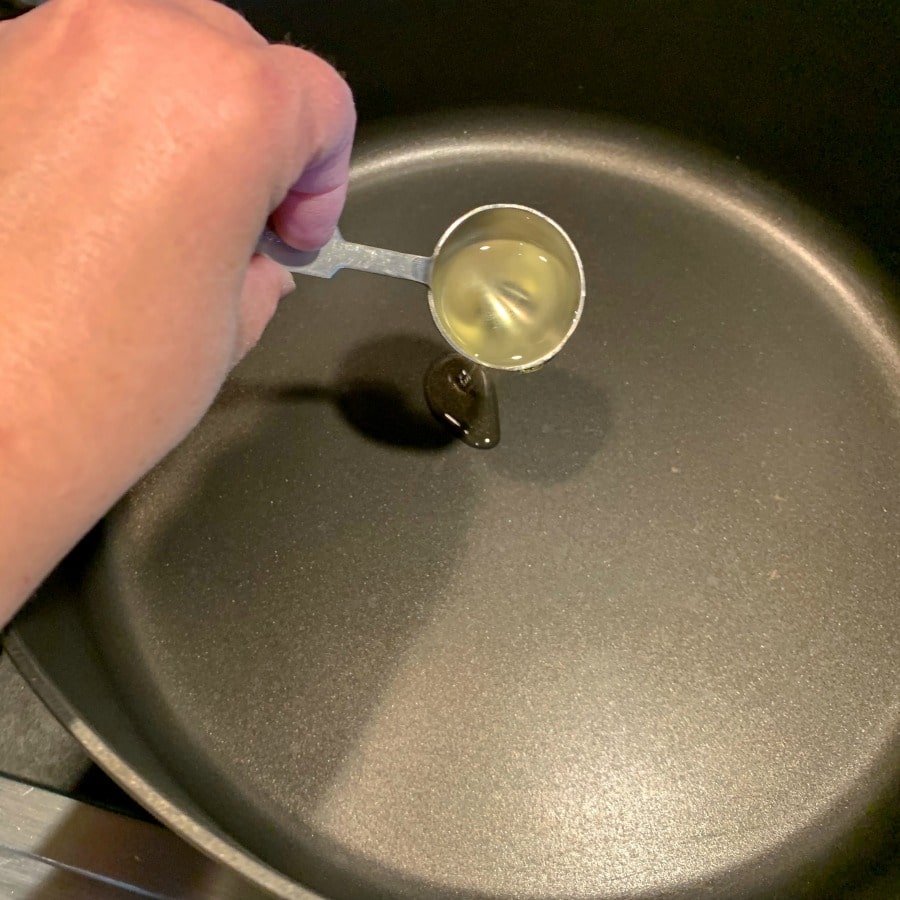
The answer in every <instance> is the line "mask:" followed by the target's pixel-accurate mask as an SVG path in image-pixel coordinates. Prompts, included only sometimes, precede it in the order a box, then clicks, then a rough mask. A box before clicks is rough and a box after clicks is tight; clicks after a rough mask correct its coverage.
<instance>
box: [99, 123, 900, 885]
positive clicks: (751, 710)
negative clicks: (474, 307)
mask: <svg viewBox="0 0 900 900" xmlns="http://www.w3.org/2000/svg"><path fill="white" fill-rule="evenodd" d="M502 202H512V203H521V204H524V205H528V206H531V207H534V208H536V209H539V210H541V211H542V212H545V213H546V214H547V215H549V216H551V217H552V218H553V219H555V220H556V221H558V222H559V223H560V224H561V225H562V227H563V228H564V229H565V230H566V231H567V232H568V233H569V234H570V236H571V237H572V240H573V242H574V243H575V245H576V246H577V247H578V248H579V251H580V252H581V255H582V258H583V262H584V267H585V276H586V281H587V295H586V301H585V307H584V313H583V317H582V320H581V323H580V325H579V328H578V329H577V331H576V332H575V334H574V336H573V337H572V339H571V340H570V342H569V343H568V345H567V346H566V348H565V350H564V351H563V353H562V354H561V355H560V356H559V357H558V358H557V359H556V360H555V361H553V362H552V363H551V364H549V365H548V366H547V367H546V368H545V369H544V370H542V371H541V372H540V373H537V374H534V375H529V376H522V375H500V376H495V377H497V384H498V390H499V393H500V405H501V413H500V414H501V418H502V429H503V441H502V443H501V445H500V446H499V447H498V448H497V449H495V450H493V451H492V452H490V453H478V452H473V451H472V450H471V449H469V448H467V447H465V446H463V445H462V444H460V443H458V442H454V441H452V440H451V439H450V436H449V435H447V434H446V433H445V432H443V431H442V430H441V428H440V426H439V425H438V424H437V423H436V422H435V421H434V420H433V419H432V417H431V416H430V414H429V411H428V408H427V405H426V403H425V400H424V397H423V395H422V377H423V375H424V374H425V371H426V370H427V368H428V366H429V364H430V363H431V362H432V361H433V360H434V359H435V358H437V357H439V356H441V355H442V354H443V353H445V347H444V346H443V345H442V342H441V340H440V339H439V336H438V335H437V334H436V332H435V331H434V326H433V324H432V322H431V319H430V316H429V311H428V305H427V300H426V295H425V291H424V289H423V288H421V287H420V286H416V285H413V284H408V283H402V282H398V281H395V280H392V279H386V278H385V279H382V278H378V277H373V276H366V275H361V274H357V273H349V272H346V273H341V274H339V275H338V276H337V277H336V278H335V279H334V280H333V281H330V282H329V281H319V280H316V279H301V280H300V282H299V288H298V292H297V294H296V295H294V296H292V297H291V298H290V299H289V300H287V301H285V302H284V303H283V304H282V307H281V309H280V311H279V313H278V315H277V317H276V320H275V322H274V323H273V324H272V326H271V327H270V328H269V330H268V332H267V334H266V336H265V338H264V340H263V342H262V344H261V345H260V346H259V347H258V348H257V349H256V350H255V351H254V352H253V353H252V354H251V355H250V357H248V359H247V360H246V361H245V362H244V363H243V364H242V365H241V366H240V367H239V369H238V370H236V371H235V373H234V374H233V376H232V378H231V379H230V381H229V383H228V384H227V385H226V387H225V389H224V390H223V392H222V395H221V397H220V398H219V400H218V402H217V403H216V405H215V407H214V408H213V410H212V411H211V412H210V414H209V415H208V416H207V418H206V419H205V420H204V421H203V423H202V424H201V426H200V427H199V428H198V429H197V431H196V432H195V433H194V434H192V435H191V437H190V438H189V439H188V440H187V441H186V442H185V443H184V445H183V446H181V447H180V448H179V449H178V450H177V451H176V452H175V453H174V454H173V455H172V456H171V458H169V459H168V460H167V461H166V462H165V463H164V464H163V465H162V466H161V467H159V468H158V469H157V470H156V471H154V472H153V473H152V474H151V475H150V476H149V477H148V478H147V479H146V480H145V481H144V482H143V483H142V484H140V485H139V486H138V487H137V488H136V489H135V490H134V491H133V492H132V494H131V495H130V496H129V497H128V498H127V499H126V500H125V501H124V502H123V503H122V504H121V505H120V506H119V507H118V508H117V509H116V510H115V511H114V513H113V514H112V515H111V516H110V517H109V519H108V520H107V523H106V525H105V527H104V536H103V537H104V539H103V541H102V542H101V545H100V549H99V550H98V552H97V555H96V558H95V560H94V562H93V564H92V565H91V566H90V568H89V572H88V574H87V575H86V578H87V581H88V588H89V589H88V590H87V591H86V594H87V596H88V597H89V599H86V600H85V603H84V613H85V616H86V619H87V621H88V622H89V624H90V628H91V629H92V632H93V634H94V635H95V636H96V641H97V642H98V644H99V645H100V646H101V647H102V650H103V655H104V660H105V665H106V666H107V668H108V670H109V671H110V673H111V674H112V676H113V677H114V679H115V680H116V683H117V685H118V689H119V691H120V693H121V696H122V698H124V702H125V703H126V705H127V706H128V707H129V709H130V711H131V715H132V718H133V719H134V721H135V722H137V723H138V725H139V727H140V728H141V730H142V731H143V733H144V736H145V737H146V738H147V739H148V740H149V741H151V742H153V743H154V745H155V746H156V749H157V751H158V752H159V753H160V755H161V756H162V757H163V758H164V759H165V761H166V763H167V765H168V766H169V768H170V770H171V771H172V772H173V773H175V775H176V777H177V779H178V780H179V781H180V782H181V783H182V784H183V785H184V786H185V788H186V789H187V790H188V791H189V792H190V793H191V794H192V796H193V798H194V799H195V800H196V802H197V803H198V804H199V805H200V806H201V807H202V808H203V809H204V810H205V811H206V813H207V814H208V815H209V817H210V818H211V820H213V821H214V822H216V823H218V825H219V826H220V827H221V828H222V830H223V831H226V832H228V833H229V834H230V835H232V836H233V837H234V838H236V839H237V840H239V841H240V842H241V843H243V844H244V845H245V846H246V847H248V848H249V849H250V850H251V851H252V852H253V853H254V854H256V855H257V856H258V857H259V858H261V859H262V860H264V861H265V862H267V863H269V864H270V865H272V866H273V867H275V868H277V869H279V870H281V871H282V872H285V873H287V874H288V875H290V876H292V877H293V878H295V879H297V880H299V881H301V882H302V883H304V884H306V885H309V886H311V887H313V888H314V889H316V890H318V891H320V892H321V893H323V894H324V895H326V896H331V897H347V896H354V897H363V898H364V897H376V896H377V897H385V896H428V897H433V898H444V897H448V898H449V897H454V898H466V897H472V898H474V897H496V898H504V897H509V898H512V897H529V898H567V900H574V898H578V897H593V898H612V897H616V898H622V897H635V898H637V897H650V896H652V897H664V896H675V895H677V894H678V892H679V891H681V890H685V891H689V892H690V891H697V890H699V886H701V885H702V886H704V890H709V891H710V893H709V896H729V897H740V896H764V895H765V896H772V893H771V892H772V891H773V890H775V889H776V888H777V889H782V888H784V887H785V886H787V887H788V888H790V886H791V885H796V884H799V883H801V881H802V880H803V878H808V877H810V875H809V873H810V872H818V871H820V870H821V862H822V860H823V859H826V858H828V857H829V855H833V853H834V852H835V848H839V847H841V846H843V842H844V841H845V840H848V839H849V838H848V835H851V834H852V832H853V831H854V829H856V828H857V827H858V826H859V823H860V822H863V821H864V820H865V816H866V810H867V809H870V808H872V806H873V804H874V805H877V803H878V801H879V798H880V797H883V796H884V795H885V792H886V791H887V790H889V782H890V781H891V779H892V777H893V775H894V774H895V772H896V769H895V768H894V767H895V765H896V748H897V735H898V696H900V617H898V616H897V612H896V602H897V584H898V575H900V568H898V558H897V535H898V534H900V501H898V495H900V491H898V490H897V487H898V466H897V449H898V446H900V414H898V409H900V377H898V373H900V357H898V349H897V344H896V330H892V329H894V328H895V325H896V318H895V317H894V314H893V313H892V312H890V310H888V309H887V308H882V307H879V306H878V303H877V298H876V297H875V291H874V287H873V285H872V284H870V283H869V282H867V281H866V280H864V279H863V278H862V276H860V275H859V274H858V272H855V271H854V269H853V268H852V267H849V266H848V265H847V260H848V259H851V258H852V257H851V252H852V251H850V250H847V249H845V248H843V247H842V246H841V245H840V243H839V242H835V240H834V238H833V237H830V236H828V235H826V234H825V233H824V231H823V229H822V228H821V227H820V226H819V224H818V223H817V222H815V221H814V220H813V219H812V218H811V217H809V216H807V215H806V214H805V213H803V212H802V211H798V209H797V208H795V206H794V205H793V203H792V202H791V201H790V200H789V199H787V198H784V197H781V196H779V195H777V194H771V193H769V192H768V191H767V189H764V188H763V187H761V186H760V185H759V184H757V183H756V182H754V181H753V179H752V178H751V177H750V176H749V175H748V174H747V173H745V172H743V171H742V170H741V169H739V168H737V167H734V166H731V165H729V164H720V163H718V162H716V161H709V160H707V159H706V158H705V157H703V156H702V155H701V154H700V153H698V152H696V151H694V150H690V149H688V150H685V149H684V148H680V147H673V146H671V145H669V144H668V143H667V142H666V141H665V140H663V139H661V138H659V137H657V136H655V135H650V134H644V133H640V134H634V133H632V132H628V131H623V130H620V129H618V128H615V127H611V126H605V125H603V124H600V123H592V122H581V121H577V120H572V119H571V118H569V119H567V120H561V119H560V120H558V119H556V118H555V117H552V116H547V117H545V118H542V117H541V116H540V115H533V116H532V117H531V119H530V120H529V121H527V122H526V121H520V120H510V121H504V120H503V119H501V118H494V119H491V118H489V117H485V118H482V119H471V120H468V122H467V127H466V128H465V129H462V128H460V127H459V126H458V123H454V122H448V123H446V124H443V125H442V124H440V123H436V124H435V123H433V124H431V125H427V126H422V127H418V126H406V127H402V126H401V127H397V128H395V129H394V130H393V131H392V132H390V133H389V134H387V135H386V136H382V137H378V136H375V137H372V138H370V139H369V140H368V141H363V143H362V145H361V149H360V153H359V154H358V157H357V161H356V168H355V175H354V181H353V186H352V190H351V194H350V199H349V202H348V207H347V212H346V216H345V218H344V220H343V223H342V230H343V231H344V233H345V234H346V236H347V237H348V239H351V240H358V241H361V242H365V243H373V244H376V245H382V246H390V247H396V248H398V249H402V250H406V251H408V252H411V253H421V254H427V253H429V252H430V250H431V248H432V247H433V246H434V243H435V241H436V240H437V238H438V237H439V236H440V234H441V233H442V231H443V230H444V228H445V227H446V225H447V223H448V222H450V221H452V220H453V219H454V218H456V217H457V216H459V215H460V214H461V213H463V212H464V211H466V210H467V209H470V208H472V207H474V206H479V205H482V204H486V203H502ZM766 891H769V893H766ZM692 896H696V893H694V894H692Z"/></svg>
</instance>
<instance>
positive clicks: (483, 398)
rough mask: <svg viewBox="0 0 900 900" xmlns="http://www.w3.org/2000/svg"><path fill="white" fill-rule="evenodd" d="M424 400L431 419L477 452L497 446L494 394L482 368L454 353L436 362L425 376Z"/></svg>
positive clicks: (497, 419)
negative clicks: (445, 427)
mask: <svg viewBox="0 0 900 900" xmlns="http://www.w3.org/2000/svg"><path fill="white" fill-rule="evenodd" d="M425 399H426V400H427V401H428V406H429V408H430V409H431V412H432V414H433V415H434V417H435V418H436V419H437V420H438V421H440V422H443V423H444V424H445V425H446V426H447V427H448V428H449V429H450V430H451V431H452V432H453V433H454V434H455V435H456V436H457V437H458V438H459V439H460V440H462V441H464V442H465V443H466V444H468V445H469V446H470V447H477V448H478V449H479V450H490V449H492V448H494V447H496V446H497V444H498V443H499V442H500V411H499V406H498V404H497V392H496V391H495V390H494V385H493V383H492V381H491V379H490V376H489V375H488V373H487V372H486V371H485V370H484V369H483V368H481V366H479V365H477V364H476V363H473V362H472V361H471V360H469V359H466V358H465V357H462V356H459V355H458V354H456V353H453V354H451V355H450V356H445V357H443V358H442V359H439V360H437V361H436V362H435V363H434V364H433V365H432V366H431V367H430V368H429V369H428V372H427V373H426V375H425Z"/></svg>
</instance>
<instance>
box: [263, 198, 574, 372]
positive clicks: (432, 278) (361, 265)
mask: <svg viewBox="0 0 900 900" xmlns="http://www.w3.org/2000/svg"><path fill="white" fill-rule="evenodd" d="M498 241H503V242H517V243H519V244H521V245H527V246H529V247H531V248H536V249H537V250H538V251H542V252H543V253H544V254H545V255H540V256H539V257H538V258H539V259H541V260H543V261H544V263H546V264H547V265H551V264H552V265H553V267H554V275H555V277H554V281H553V285H554V289H553V291H551V292H549V293H547V294H545V295H541V296H539V297H531V296H526V295H525V292H523V291H521V290H520V289H519V288H518V286H517V285H515V284H514V283H512V282H513V281H514V280H515V279H509V282H510V283H509V284H507V283H502V284H501V285H500V289H501V290H500V291H499V292H498V293H499V294H500V295H501V296H499V298H498V300H497V303H496V306H497V308H496V309H495V310H491V311H490V316H488V317H487V318H488V319H490V320H491V321H490V322H489V323H488V326H489V327H498V328H505V329H506V333H507V334H508V335H509V336H510V340H509V341H508V342H507V343H510V344H512V351H513V352H508V353H506V354H505V356H504V357H503V358H499V357H497V358H487V357H486V356H485V354H483V353H479V352H477V351H475V350H474V349H473V345H472V343H471V342H470V341H468V340H466V339H465V337H464V336H463V335H461V333H460V331H459V329H457V328H455V327H454V322H453V320H452V317H451V316H450V314H449V312H450V309H449V304H450V303H451V302H452V300H451V299H450V298H451V297H453V296H454V295H455V294H456V293H458V292H455V291H453V290H452V285H451V287H450V288H448V285H447V281H448V278H445V276H447V275H448V273H449V272H450V269H451V264H452V262H453V260H454V257H456V255H457V254H458V253H459V252H460V251H462V250H464V249H466V248H471V247H473V245H477V248H476V249H484V250H489V249H490V248H491V246H492V245H493V244H495V243H496V242H498ZM257 252H259V253H263V254H265V255H266V256H269V257H271V258H272V259H273V260H275V261H276V262H278V263H281V265H283V266H285V267H286V268H287V269H289V270H290V271H291V272H299V273H301V274H303V275H315V276H317V277H319V278H331V277H332V275H334V274H335V273H336V272H337V271H339V270H340V269H357V270H359V271H362V272H374V273H376V274H378V275H391V276H393V277H395V278H405V279H407V280H409V281H418V282H420V283H421V284H424V285H427V287H428V305H429V308H430V309H431V315H432V318H433V319H434V322H435V325H437V327H438V330H439V331H440V332H441V334H442V335H443V336H444V338H445V340H446V341H447V342H448V343H449V344H450V346H452V347H453V348H454V350H456V351H457V352H458V353H460V354H461V355H462V356H464V357H466V358H467V359H470V360H473V361H474V362H476V363H478V364H479V365H482V366H486V367H488V368H493V369H503V370H506V371H512V372H521V371H526V370H529V369H534V368H537V367H538V366H540V365H542V364H543V363H545V362H547V360H549V359H551V358H552V357H553V356H555V355H556V354H557V353H558V352H559V351H560V350H561V349H562V347H563V345H564V344H565V343H566V341H567V340H568V339H569V337H570V336H571V335H572V332H573V331H574V330H575V328H576V326H577V325H578V321H579V319H580V318H581V311H582V308H583V306H584V268H583V266H582V264H581V258H580V257H579V255H578V251H577V250H576V249H575V245H574V244H573V243H572V241H571V239H570V238H569V236H568V235H567V234H566V233H565V231H563V230H562V228H560V227H559V225H557V224H556V222H554V221H553V220H552V219H550V218H548V217H547V216H545V215H544V214H543V213H540V212H538V211H537V210H534V209H530V208H528V207H527V206H516V205H513V204H495V205H491V206H481V207H478V208H477V209H473V210H471V211H470V212H467V213H466V214H465V215H463V216H461V217H460V218H458V219H457V220H456V221H455V222H454V223H453V224H452V225H451V226H450V227H449V228H448V229H447V230H446V231H445V232H444V234H443V235H442V237H441V239H440V240H439V241H438V243H437V246H436V247H435V249H434V253H433V254H432V255H431V256H430V257H427V256H414V255H412V254H409V253H399V252H398V251H396V250H384V249H382V248H379V247H369V246H366V245H365V244H355V243H352V242H351V241H346V240H344V238H343V237H342V236H341V233H340V232H339V231H337V230H336V231H335V233H334V236H333V237H332V238H331V240H330V241H328V243H327V244H325V246H324V247H322V248H321V249H320V250H317V251H314V252H304V251H301V250H295V249H294V248H293V247H290V246H289V245H287V244H285V243H284V242H283V241H282V240H281V239H280V238H279V237H278V236H277V235H276V234H274V233H273V232H271V231H268V230H267V231H266V232H265V233H264V234H263V236H262V238H261V240H260V242H259V245H258V247H257ZM456 277H457V276H456V274H453V276H452V278H456ZM504 290H506V292H507V294H508V296H506V297H504V296H502V294H503V291H504Z"/></svg>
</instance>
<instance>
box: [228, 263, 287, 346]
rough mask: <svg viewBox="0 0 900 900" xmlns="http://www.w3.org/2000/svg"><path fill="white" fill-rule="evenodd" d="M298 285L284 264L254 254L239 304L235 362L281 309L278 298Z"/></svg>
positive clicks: (257, 338) (248, 267)
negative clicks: (279, 308)
mask: <svg viewBox="0 0 900 900" xmlns="http://www.w3.org/2000/svg"><path fill="white" fill-rule="evenodd" d="M294 286H295V285H294V277H293V275H291V273H290V272H289V271H288V270H287V269H286V268H284V266H281V265H279V264H278V263H277V262H275V261H274V260H271V259H269V258H268V257H267V256H261V255H260V254H258V253H255V254H254V255H253V256H252V257H251V258H250V264H249V265H248V266H247V274H246V275H245V276H244V284H243V286H242V288H241V296H240V300H239V306H238V328H237V336H236V339H235V347H234V358H233V362H234V363H237V362H239V361H240V360H241V359H242V358H243V357H244V356H245V355H246V354H247V353H248V351H250V350H251V349H252V348H253V347H254V346H256V343H257V341H258V340H259V339H260V338H261V337H262V333H263V331H265V328H266V325H268V324H269V322H270V320H271V319H272V316H274V315H275V311H276V310H277V309H278V301H279V300H281V298H282V297H286V296H287V295H288V294H290V293H291V291H293V290H294Z"/></svg>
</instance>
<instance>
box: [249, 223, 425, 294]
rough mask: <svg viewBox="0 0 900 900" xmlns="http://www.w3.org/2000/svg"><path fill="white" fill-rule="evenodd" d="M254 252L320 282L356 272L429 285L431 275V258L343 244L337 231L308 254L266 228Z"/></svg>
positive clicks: (344, 242)
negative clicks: (343, 271)
mask: <svg viewBox="0 0 900 900" xmlns="http://www.w3.org/2000/svg"><path fill="white" fill-rule="evenodd" d="M256 252H257V253H262V254H263V255H264V256H268V257H270V258H271V259H274V260H275V262H277V263H281V265H283V266H284V267H285V268H287V269H289V270H290V271H291V272H299V273H300V274H301V275H316V276H317V277H319V278H331V276H332V275H334V273H335V272H337V271H338V270H339V269H357V270H359V271H360V272H374V273H376V274H377V275H391V276H393V277H394V278H406V279H407V280H408V281H418V282H420V283H421V284H428V282H429V276H430V274H431V257H428V256H413V255H412V254H410V253H398V252H397V251H396V250H382V249H381V248H380V247H367V246H366V245H365V244H354V243H351V242H350V241H345V240H344V239H343V237H341V233H340V232H339V231H338V230H337V229H335V232H334V235H333V236H332V238H331V240H330V241H328V243H327V244H325V246H324V247H322V248H321V249H319V250H314V251H312V252H307V251H303V250H295V249H294V248H293V247H291V246H289V245H288V244H285V243H284V241H282V240H281V238H279V237H278V235H277V234H275V233H274V232H273V231H270V230H269V229H268V228H267V229H266V230H265V231H264V232H263V235H262V237H261V238H260V239H259V243H258V244H257V246H256Z"/></svg>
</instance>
